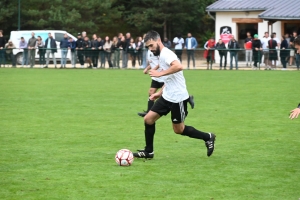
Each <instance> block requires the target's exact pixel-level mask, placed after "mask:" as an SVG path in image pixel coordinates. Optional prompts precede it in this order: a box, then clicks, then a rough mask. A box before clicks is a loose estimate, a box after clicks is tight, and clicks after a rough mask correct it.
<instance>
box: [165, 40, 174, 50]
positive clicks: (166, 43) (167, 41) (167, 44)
mask: <svg viewBox="0 0 300 200" xmlns="http://www.w3.org/2000/svg"><path fill="white" fill-rule="evenodd" d="M163 45H164V46H165V47H167V48H168V49H171V48H172V43H171V41H170V40H169V39H168V38H164V41H163Z"/></svg>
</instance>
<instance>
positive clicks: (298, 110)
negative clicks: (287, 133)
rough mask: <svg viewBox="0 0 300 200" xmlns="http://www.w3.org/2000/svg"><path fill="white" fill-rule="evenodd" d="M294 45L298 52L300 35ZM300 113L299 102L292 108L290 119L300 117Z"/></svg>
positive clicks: (299, 49) (299, 50)
mask: <svg viewBox="0 0 300 200" xmlns="http://www.w3.org/2000/svg"><path fill="white" fill-rule="evenodd" d="M294 45H295V48H296V52H300V37H297V38H296V39H295V40H294ZM299 114H300V103H299V104H298V107H297V108H295V109H294V110H291V114H290V119H295V118H298V116H299Z"/></svg>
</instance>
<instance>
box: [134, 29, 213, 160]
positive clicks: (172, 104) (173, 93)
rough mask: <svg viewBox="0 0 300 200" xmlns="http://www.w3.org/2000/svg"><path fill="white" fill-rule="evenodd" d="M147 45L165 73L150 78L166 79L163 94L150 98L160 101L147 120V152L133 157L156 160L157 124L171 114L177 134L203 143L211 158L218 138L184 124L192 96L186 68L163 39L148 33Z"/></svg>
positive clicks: (160, 72)
mask: <svg viewBox="0 0 300 200" xmlns="http://www.w3.org/2000/svg"><path fill="white" fill-rule="evenodd" d="M145 43H146V46H147V47H148V48H149V50H150V51H152V52H153V54H154V55H155V56H159V67H160V68H161V69H162V70H161V71H158V70H156V69H151V70H150V71H149V75H150V76H151V77H164V83H165V84H164V86H163V89H162V90H160V91H158V92H156V93H154V94H153V95H151V97H150V99H151V100H155V99H158V100H157V101H156V102H155V104H154V105H153V107H152V108H151V109H150V111H149V112H148V113H147V114H146V116H145V117H144V122H145V141H146V146H145V149H143V150H138V152H136V153H134V154H133V155H134V157H137V158H146V159H147V158H148V159H151V158H153V157H154V152H153V140H154V133H155V122H156V121H157V120H158V119H159V118H160V117H161V116H163V115H167V114H168V113H169V112H171V120H172V125H173V130H174V132H175V133H177V134H181V135H183V136H189V137H191V138H195V139H201V140H204V141H205V145H206V148H207V156H211V155H212V153H213V151H214V146H215V138H216V136H215V134H213V133H205V132H202V131H199V130H197V129H195V128H194V127H192V126H186V125H185V124H184V120H185V117H186V116H187V114H188V111H187V102H188V99H189V94H188V91H187V89H186V84H185V79H184V76H183V72H182V70H183V66H182V65H181V63H180V62H179V60H178V58H177V56H176V54H175V53H173V52H172V51H171V50H169V49H168V48H166V47H164V45H163V44H162V41H161V38H160V35H159V34H158V33H157V32H156V31H149V32H148V33H147V35H146V37H145Z"/></svg>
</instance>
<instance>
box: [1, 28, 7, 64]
mask: <svg viewBox="0 0 300 200" xmlns="http://www.w3.org/2000/svg"><path fill="white" fill-rule="evenodd" d="M5 44H6V41H5V38H4V36H3V31H2V30H0V67H1V64H3V67H5V62H6V61H5V50H4V48H5Z"/></svg>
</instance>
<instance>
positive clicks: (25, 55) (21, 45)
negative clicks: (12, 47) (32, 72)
mask: <svg viewBox="0 0 300 200" xmlns="http://www.w3.org/2000/svg"><path fill="white" fill-rule="evenodd" d="M27 45H28V44H27V42H26V40H25V39H24V37H21V41H20V43H19V49H23V59H22V67H24V65H25V66H26V67H27V65H28V50H27Z"/></svg>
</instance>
